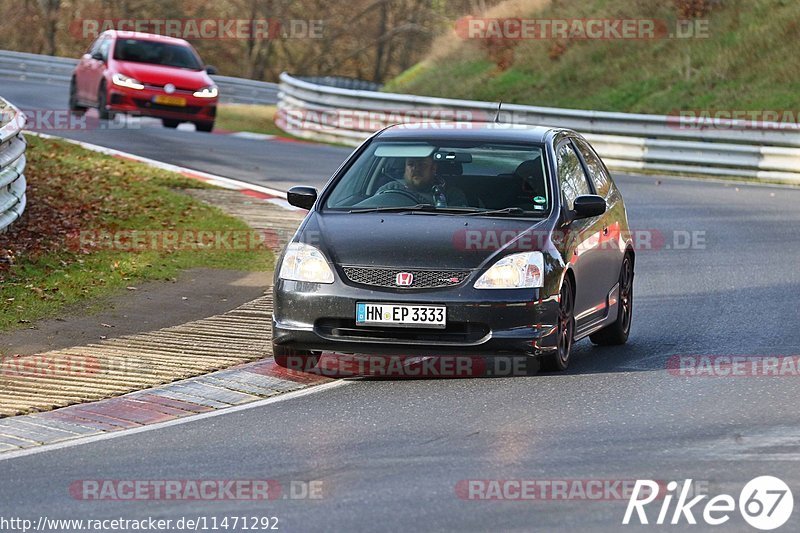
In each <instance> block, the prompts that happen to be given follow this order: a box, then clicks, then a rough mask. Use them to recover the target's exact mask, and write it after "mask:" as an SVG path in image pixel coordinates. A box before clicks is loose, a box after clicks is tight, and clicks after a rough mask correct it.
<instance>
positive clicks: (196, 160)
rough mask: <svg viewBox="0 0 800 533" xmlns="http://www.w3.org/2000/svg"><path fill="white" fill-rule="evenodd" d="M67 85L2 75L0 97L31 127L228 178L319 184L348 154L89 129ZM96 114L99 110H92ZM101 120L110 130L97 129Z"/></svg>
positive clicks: (166, 132) (154, 126)
mask: <svg viewBox="0 0 800 533" xmlns="http://www.w3.org/2000/svg"><path fill="white" fill-rule="evenodd" d="M68 93H69V87H68V86H67V85H66V84H56V83H52V84H45V83H41V82H36V81H27V82H23V81H19V80H10V79H5V78H2V77H0V95H2V96H3V98H5V99H7V100H9V101H10V102H11V103H13V104H14V105H16V106H17V107H19V108H20V109H22V110H24V111H26V114H27V115H28V119H29V128H30V129H32V130H34V131H41V132H43V133H49V134H51V135H58V136H60V137H67V138H69V139H76V140H79V141H85V142H88V143H92V144H99V145H101V146H106V147H109V148H114V149H117V150H123V151H126V152H131V153H135V154H137V155H141V156H145V157H149V158H152V159H155V160H158V161H164V162H167V163H172V164H175V165H181V166H184V167H187V168H191V169H194V170H202V171H204V172H210V173H212V174H218V175H221V176H226V177H229V178H236V179H242V180H247V181H249V182H252V183H258V184H261V185H269V186H270V187H275V188H278V189H283V190H285V189H288V188H289V187H291V186H292V185H312V186H317V187H319V186H321V185H323V184H324V183H325V181H327V179H328V178H329V177H330V176H331V175H332V174H333V172H334V171H335V170H336V168H337V167H338V166H339V164H340V163H341V162H342V160H343V159H344V158H345V157H346V156H347V155H348V154H349V153H350V150H349V149H347V148H340V147H334V146H327V145H326V146H318V145H313V149H310V148H309V145H308V144H307V143H299V142H287V141H281V140H275V141H263V140H249V139H243V138H239V137H232V136H230V135H224V134H208V133H201V132H196V131H194V130H193V128H194V127H193V126H191V125H186V126H185V127H187V128H189V129H188V130H185V129H183V128H184V126H181V129H179V130H170V129H167V128H163V127H162V126H161V125H160V124H158V123H157V121H153V120H145V121H140V120H136V119H134V120H132V121H130V122H127V123H126V122H112V123H99V122H97V121H91V120H89V121H87V122H86V124H87V125H88V126H87V127H84V126H82V125H81V124H80V123H76V122H74V121H73V122H70V121H69V119H68V110H67V97H68ZM90 113H92V114H94V113H95V111H90ZM98 124H100V125H102V126H103V127H104V128H106V129H99V128H98V127H97V125H98Z"/></svg>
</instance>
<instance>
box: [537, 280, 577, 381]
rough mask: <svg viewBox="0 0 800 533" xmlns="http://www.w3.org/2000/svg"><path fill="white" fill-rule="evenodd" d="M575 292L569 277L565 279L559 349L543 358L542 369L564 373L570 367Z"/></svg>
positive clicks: (573, 337) (560, 313) (560, 300)
mask: <svg viewBox="0 0 800 533" xmlns="http://www.w3.org/2000/svg"><path fill="white" fill-rule="evenodd" d="M574 309H575V291H574V290H573V288H572V282H570V279H569V277H567V278H565V279H564V285H562V286H561V294H560V298H559V306H558V348H557V349H556V351H555V352H554V353H550V354H547V355H544V356H542V366H541V369H542V370H544V371H550V372H552V371H555V372H563V371H564V370H566V369H567V367H568V366H569V358H570V353H571V352H572V344H573V343H574V341H575V313H574Z"/></svg>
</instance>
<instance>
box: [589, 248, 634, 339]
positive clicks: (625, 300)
mask: <svg viewBox="0 0 800 533" xmlns="http://www.w3.org/2000/svg"><path fill="white" fill-rule="evenodd" d="M632 319H633V258H632V257H631V255H630V254H625V259H623V260H622V268H621V269H620V273H619V305H618V307H617V319H616V320H615V321H614V323H613V324H609V325H608V326H606V327H604V328H603V329H601V330H600V331H597V332H595V333H592V334H591V335H589V338H590V339H591V340H592V342H593V343H594V344H596V345H598V346H619V345H621V344H625V343H626V342H628V335H630V332H631V321H632Z"/></svg>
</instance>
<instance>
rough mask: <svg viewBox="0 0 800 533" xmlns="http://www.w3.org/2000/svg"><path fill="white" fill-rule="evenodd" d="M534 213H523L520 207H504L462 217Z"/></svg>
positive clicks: (526, 212)
mask: <svg viewBox="0 0 800 533" xmlns="http://www.w3.org/2000/svg"><path fill="white" fill-rule="evenodd" d="M529 213H536V212H535V211H525V210H524V209H522V208H521V207H504V208H503V209H493V210H491V211H476V212H474V213H469V214H468V215H464V216H468V217H470V216H494V215H525V214H529Z"/></svg>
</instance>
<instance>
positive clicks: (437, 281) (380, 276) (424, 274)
mask: <svg viewBox="0 0 800 533" xmlns="http://www.w3.org/2000/svg"><path fill="white" fill-rule="evenodd" d="M342 268H343V269H344V273H345V275H346V276H347V279H349V280H350V281H352V282H353V283H360V284H362V285H371V286H373V287H393V288H395V289H436V288H442V287H455V286H456V285H460V284H461V283H463V282H464V280H466V279H467V277H468V276H469V274H470V271H469V270H413V269H400V268H376V267H360V266H345V267H342ZM401 272H405V273H409V274H412V275H413V276H414V278H413V281H412V283H411V285H404V286H399V285H397V283H396V280H397V275H398V274H400V273H401Z"/></svg>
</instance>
